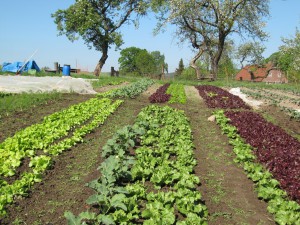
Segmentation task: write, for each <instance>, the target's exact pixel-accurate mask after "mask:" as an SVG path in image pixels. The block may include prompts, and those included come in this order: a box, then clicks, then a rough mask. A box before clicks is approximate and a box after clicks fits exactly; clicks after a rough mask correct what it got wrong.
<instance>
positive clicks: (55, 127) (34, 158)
mask: <svg viewBox="0 0 300 225" xmlns="http://www.w3.org/2000/svg"><path fill="white" fill-rule="evenodd" d="M121 103H122V101H121V100H117V101H115V102H114V103H112V101H111V100H109V99H97V98H92V99H90V100H88V101H86V102H83V103H80V104H77V105H73V106H71V107H69V108H68V109H65V110H62V111H61V112H56V113H54V114H52V115H50V116H47V117H44V119H43V122H42V123H40V124H34V125H32V126H30V127H27V128H25V129H24V130H21V131H19V132H17V133H16V134H15V135H14V136H13V137H9V138H7V139H5V140H4V141H3V142H2V143H0V175H1V176H0V177H1V178H0V216H3V215H5V214H6V209H5V207H6V205H7V204H10V203H12V202H13V199H14V198H15V197H16V196H26V195H27V191H28V190H29V189H30V188H31V186H32V185H33V184H34V183H36V182H41V180H42V175H43V173H44V171H45V170H47V169H48V168H49V167H50V166H51V164H52V157H51V156H49V155H41V154H40V150H43V151H44V152H45V153H46V154H47V153H48V154H50V155H58V154H60V153H61V152H63V151H65V150H67V149H69V148H71V147H72V146H74V145H75V144H76V143H78V142H82V141H83V137H84V136H85V135H86V134H87V133H90V132H91V131H92V130H94V129H95V128H96V127H98V126H99V125H100V124H103V122H104V121H105V120H106V118H107V117H108V116H109V115H110V114H111V113H113V112H114V111H115V110H116V108H117V107H118V106H119V105H120V104H121ZM87 121H89V122H87ZM82 124H84V125H82ZM71 129H72V130H73V133H72V135H69V132H70V131H71ZM68 135H69V137H66V136H68ZM60 139H61V140H60ZM25 158H29V159H30V161H29V168H31V171H30V172H25V173H23V174H21V175H20V179H16V180H14V181H13V182H10V183H8V182H6V181H5V180H2V178H3V177H11V176H13V175H14V174H15V173H16V170H17V168H19V167H20V165H21V162H22V160H23V159H25Z"/></svg>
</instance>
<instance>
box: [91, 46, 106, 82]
mask: <svg viewBox="0 0 300 225" xmlns="http://www.w3.org/2000/svg"><path fill="white" fill-rule="evenodd" d="M107 58H108V44H105V45H104V46H103V47H102V56H101V58H100V60H99V61H98V63H97V65H96V68H95V70H94V75H95V76H97V77H98V76H100V73H101V70H102V67H103V66H104V64H105V62H106V60H107Z"/></svg>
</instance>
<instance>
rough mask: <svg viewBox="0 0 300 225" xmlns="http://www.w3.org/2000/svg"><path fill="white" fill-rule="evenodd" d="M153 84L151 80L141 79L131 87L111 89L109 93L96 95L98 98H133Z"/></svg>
mask: <svg viewBox="0 0 300 225" xmlns="http://www.w3.org/2000/svg"><path fill="white" fill-rule="evenodd" d="M153 83H154V81H153V80H150V79H141V80H139V81H137V82H134V83H132V84H131V85H128V86H125V87H122V88H119V89H112V90H110V91H107V92H104V93H98V94H97V96H98V97H110V98H114V97H121V98H128V97H129V98H135V97H136V96H138V95H139V94H141V93H142V92H143V91H145V90H147V88H148V87H149V86H150V85H152V84H153Z"/></svg>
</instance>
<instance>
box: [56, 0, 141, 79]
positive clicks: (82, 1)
mask: <svg viewBox="0 0 300 225" xmlns="http://www.w3.org/2000/svg"><path fill="white" fill-rule="evenodd" d="M145 10H146V8H145V4H144V2H143V1H138V0H132V1H131V0H130V1H129V0H121V1H116V0H103V1H93V0H76V1H75V3H74V4H72V5H71V6H70V7H69V8H68V9H66V10H61V9H59V10H57V11H56V12H55V13H54V14H52V17H53V18H54V19H55V20H54V22H55V24H56V25H57V30H58V31H59V35H66V36H67V38H68V39H69V40H70V41H74V40H77V39H79V38H82V39H83V40H84V42H85V44H86V45H87V46H88V47H89V48H92V47H94V48H95V49H96V50H97V51H100V52H102V57H101V59H100V60H99V62H98V64H97V67H96V69H95V75H99V73H100V71H101V69H102V66H103V65H104V64H105V61H106V59H107V57H108V49H109V48H110V47H111V46H112V45H115V46H116V48H117V49H118V48H119V47H120V46H121V45H122V44H123V40H122V34H121V33H120V32H118V29H119V28H120V27H121V26H122V25H123V24H124V23H129V22H131V21H134V20H133V19H132V20H131V19H130V16H131V14H133V12H136V13H138V14H144V13H145ZM136 18H138V17H136Z"/></svg>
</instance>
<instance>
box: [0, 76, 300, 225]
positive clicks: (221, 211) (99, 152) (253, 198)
mask: <svg viewBox="0 0 300 225" xmlns="http://www.w3.org/2000/svg"><path fill="white" fill-rule="evenodd" d="M121 82H124V80H122V81H120V82H111V83H107V85H109V84H110V85H118V84H120V83H121ZM247 89H248V90H246V89H245V92H246V91H248V92H249V93H250V92H251V93H254V92H257V89H254V88H253V89H250V88H247ZM260 92H261V96H268V95H267V93H268V94H270V93H271V92H270V91H269V92H268V91H266V90H265V89H262V90H260ZM282 92H284V93H286V95H285V97H286V98H288V99H289V100H288V101H291V102H292V103H293V104H296V105H297V104H298V103H299V100H300V97H299V96H298V95H297V93H296V94H295V93H291V92H288V91H282ZM273 94H274V96H275V95H279V94H278V93H276V94H275V90H274V93H273ZM249 95H250V94H249ZM251 96H252V97H255V96H254V95H253V94H252V95H251ZM5 97H8V96H6V95H3V96H2V98H5ZM9 97H11V96H9ZM270 98H272V97H271V96H270ZM274 99H275V97H274ZM59 101H63V100H62V99H58V100H57V102H59ZM57 102H56V101H53V102H51V104H57ZM51 104H50V103H49V106H47V104H45V105H44V106H43V107H51ZM39 107H40V106H36V107H35V109H34V110H36V111H38V110H39ZM272 107H273V106H272ZM275 107H277V110H278V112H279V113H277V114H276V115H277V116H278V117H276V118H271V119H273V120H282V121H283V120H284V121H283V122H282V123H279V124H284V126H283V127H280V126H279V125H274V124H273V123H272V122H270V121H267V119H269V120H270V117H271V116H270V115H267V111H264V110H256V111H254V110H253V109H251V107H250V106H249V105H247V104H245V103H244V102H243V101H242V100H241V99H240V98H238V97H237V96H234V95H232V94H230V93H229V92H228V91H226V90H225V89H222V88H220V87H216V86H213V85H197V86H194V87H193V86H184V85H183V84H178V83H166V84H163V85H159V84H154V81H153V80H149V79H141V80H137V81H133V82H131V83H129V84H126V85H124V86H122V87H119V88H114V89H111V90H107V91H105V92H101V93H98V94H97V95H96V96H95V95H94V96H90V98H89V99H88V100H85V101H82V102H81V103H77V104H72V105H70V106H67V107H65V109H62V110H58V111H57V112H53V113H51V114H48V115H46V116H40V118H39V119H38V121H39V122H34V123H32V124H31V125H30V126H27V127H26V128H23V127H20V129H16V130H15V133H14V135H11V131H7V133H6V131H5V130H3V131H1V135H3V137H4V138H2V139H3V141H2V143H0V215H1V217H0V218H1V224H66V223H68V224H178V225H179V224H297V223H299V221H300V206H299V201H300V200H299V198H300V196H299V193H300V185H299V184H300V182H299V181H300V180H299V177H300V174H299V173H300V172H299V171H300V167H299V165H300V162H299V159H300V155H299V154H300V138H299V136H297V135H294V134H297V132H299V130H297V129H296V130H295V129H294V127H295V124H298V125H299V121H297V119H298V118H297V116H293V117H292V118H290V117H281V115H280V113H282V114H283V112H281V111H280V110H282V109H281V108H280V107H281V106H279V104H278V105H275ZM16 114H17V112H15V113H12V114H11V115H8V116H6V117H3V118H4V119H3V120H2V121H1V123H2V125H3V127H4V124H5V121H7V124H5V126H8V127H9V126H10V125H11V124H13V123H14V122H13V121H12V120H10V117H13V116H15V115H16ZM24 114H26V112H24ZM37 115H38V114H37ZM211 115H215V117H216V122H211V121H208V120H207V118H208V117H210V116H211ZM272 116H274V115H272ZM33 117H34V115H32V116H31V117H30V116H28V117H27V118H28V120H29V121H30V120H33ZM6 119H7V120H6ZM35 120H36V118H35ZM35 120H34V121H35ZM17 124H18V122H17ZM292 124H293V125H292ZM299 127H300V126H299ZM14 129H15V128H14ZM97 168H98V169H97ZM85 184H86V185H85Z"/></svg>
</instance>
